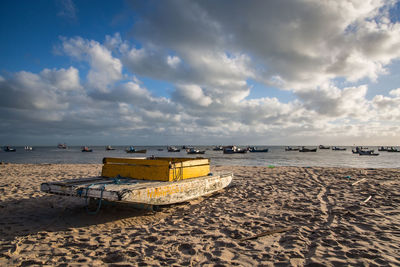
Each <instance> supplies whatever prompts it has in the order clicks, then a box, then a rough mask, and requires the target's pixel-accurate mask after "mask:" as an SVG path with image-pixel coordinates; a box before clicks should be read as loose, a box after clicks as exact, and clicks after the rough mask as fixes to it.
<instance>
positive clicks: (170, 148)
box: [168, 146, 181, 152]
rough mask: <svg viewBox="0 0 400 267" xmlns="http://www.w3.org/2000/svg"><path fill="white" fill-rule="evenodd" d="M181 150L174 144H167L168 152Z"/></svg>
mask: <svg viewBox="0 0 400 267" xmlns="http://www.w3.org/2000/svg"><path fill="white" fill-rule="evenodd" d="M180 151H181V150H180V149H179V148H176V147H174V146H169V147H168V152H180Z"/></svg>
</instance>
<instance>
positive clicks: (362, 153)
mask: <svg viewBox="0 0 400 267" xmlns="http://www.w3.org/2000/svg"><path fill="white" fill-rule="evenodd" d="M358 155H360V156H379V153H375V152H374V151H373V150H359V151H358Z"/></svg>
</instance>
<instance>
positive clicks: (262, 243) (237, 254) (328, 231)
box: [0, 164, 400, 266]
mask: <svg viewBox="0 0 400 267" xmlns="http://www.w3.org/2000/svg"><path fill="white" fill-rule="evenodd" d="M222 170H229V171H233V172H234V175H235V177H234V180H233V182H232V184H231V186H230V187H229V188H226V189H224V190H222V191H220V192H218V193H216V194H214V195H212V196H206V197H202V198H199V199H196V200H193V201H191V202H188V203H182V204H179V205H172V206H168V207H163V208H162V209H161V210H160V211H158V212H153V211H144V210H135V209H132V208H129V207H126V206H124V207H122V206H120V205H112V204H110V205H106V206H104V207H102V209H101V211H100V212H99V213H98V214H97V215H89V214H87V213H86V210H85V208H84V205H85V201H84V200H83V199H77V198H71V197H64V196H58V195H50V194H45V193H42V192H40V190H39V189H40V184H41V183H42V182H46V181H56V180H63V179H71V178H80V177H90V176H98V175H99V174H100V171H101V165H100V164H88V165H79V164H73V165H67V164H64V165H62V164H41V165H33V164H6V165H4V164H3V165H0V266H20V265H23V266H26V265H32V264H33V265H45V264H47V265H52V266H57V265H132V266H138V265H139V266H140V265H142V266H149V265H154V266H157V265H160V266H174V265H175V266H179V265H195V266H197V265H214V266H257V265H266V266H269V265H282V266H286V265H292V266H304V265H310V266H311V265H312V266H318V265H319V264H321V265H324V266H338V265H363V266H368V265H371V266H372V265H379V266H381V265H393V266H399V265H400V256H399V255H400V179H399V178H400V170H399V169H356V168H318V167H311V168H301V167H277V168H268V167H240V166H237V167H227V166H217V167H213V170H212V171H213V172H216V171H222ZM245 239H249V240H245Z"/></svg>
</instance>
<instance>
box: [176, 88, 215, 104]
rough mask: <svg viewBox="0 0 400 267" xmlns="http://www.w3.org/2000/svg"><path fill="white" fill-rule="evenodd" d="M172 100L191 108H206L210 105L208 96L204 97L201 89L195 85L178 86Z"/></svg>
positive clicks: (210, 101) (210, 100)
mask: <svg viewBox="0 0 400 267" xmlns="http://www.w3.org/2000/svg"><path fill="white" fill-rule="evenodd" d="M174 99H175V100H176V101H177V102H178V103H179V102H183V103H186V104H188V105H192V106H201V107H207V106H209V105H210V104H211V103H212V99H211V97H209V96H206V95H204V92H203V89H201V87H199V86H197V85H195V84H180V85H178V86H177V90H176V91H175V93H174Z"/></svg>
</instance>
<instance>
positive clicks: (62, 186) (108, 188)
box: [41, 157, 233, 206]
mask: <svg viewBox="0 0 400 267" xmlns="http://www.w3.org/2000/svg"><path fill="white" fill-rule="evenodd" d="M103 163H104V164H103V168H102V176H101V177H89V178H81V179H74V180H67V181H60V182H49V183H42V184H41V191H43V192H46V193H52V194H60V195H67V196H75V197H83V198H86V199H97V200H108V201H117V202H128V203H133V204H145V205H150V206H153V205H157V206H158V205H169V204H174V203H179V202H185V201H188V200H191V199H194V198H198V197H200V196H203V195H208V194H211V193H214V192H216V191H218V190H221V189H223V188H225V187H226V186H228V185H229V184H230V183H231V181H232V178H233V174H232V173H218V174H217V173H215V174H211V173H210V160H209V159H207V158H197V159H192V158H161V157H159V158H158V157H149V158H104V159H103ZM99 203H101V201H99ZM99 205H101V204H99Z"/></svg>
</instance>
